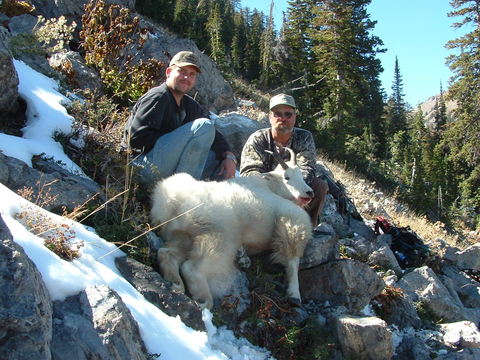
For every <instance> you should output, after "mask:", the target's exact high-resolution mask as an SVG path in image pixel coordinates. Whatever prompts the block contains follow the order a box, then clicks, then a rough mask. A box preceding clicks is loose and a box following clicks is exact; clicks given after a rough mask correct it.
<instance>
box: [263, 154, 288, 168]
mask: <svg viewBox="0 0 480 360" xmlns="http://www.w3.org/2000/svg"><path fill="white" fill-rule="evenodd" d="M265 152H266V153H269V154H271V155H272V156H273V158H274V159H275V160H277V162H278V163H279V164H280V166H281V167H282V169H283V170H287V169H288V165H287V163H286V162H285V160H283V159H282V157H281V156H280V154H279V153H278V152H276V151H270V150H265Z"/></svg>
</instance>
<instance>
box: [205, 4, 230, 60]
mask: <svg viewBox="0 0 480 360" xmlns="http://www.w3.org/2000/svg"><path fill="white" fill-rule="evenodd" d="M206 27H207V31H208V34H209V37H210V49H211V51H210V57H211V58H212V59H213V60H214V61H215V62H216V63H217V65H219V66H220V67H225V56H226V52H225V44H224V42H223V38H222V35H223V32H222V30H223V21H222V13H221V7H220V5H219V4H218V3H215V4H214V5H213V7H212V9H211V10H210V16H209V18H208V21H207V25H206Z"/></svg>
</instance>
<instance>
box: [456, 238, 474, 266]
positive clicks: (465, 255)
mask: <svg viewBox="0 0 480 360" xmlns="http://www.w3.org/2000/svg"><path fill="white" fill-rule="evenodd" d="M455 255H456V261H455V264H456V265H457V267H458V268H459V269H461V270H475V271H480V243H476V244H474V245H472V246H469V247H468V248H466V249H465V250H462V251H458V252H456V253H455Z"/></svg>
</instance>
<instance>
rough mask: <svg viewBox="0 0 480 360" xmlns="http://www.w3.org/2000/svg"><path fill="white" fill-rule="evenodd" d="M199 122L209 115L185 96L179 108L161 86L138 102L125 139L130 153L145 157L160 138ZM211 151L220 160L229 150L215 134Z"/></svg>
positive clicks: (165, 86) (164, 87)
mask: <svg viewBox="0 0 480 360" xmlns="http://www.w3.org/2000/svg"><path fill="white" fill-rule="evenodd" d="M199 118H209V114H208V111H206V110H205V109H204V108H202V107H201V106H200V104H199V103H198V102H196V101H195V100H194V99H192V98H191V97H190V96H188V95H185V96H183V98H182V100H181V102H180V106H178V105H177V102H176V101H175V98H174V97H173V94H172V93H171V92H170V90H169V89H168V87H167V85H166V84H165V83H163V84H162V85H160V86H157V87H154V88H152V89H150V90H149V91H147V92H146V93H145V94H144V95H143V96H142V97H140V99H138V101H137V103H136V104H135V106H134V107H133V110H132V114H131V116H130V118H129V120H128V122H127V125H126V129H125V135H126V138H127V139H129V144H130V147H131V148H132V150H134V151H135V152H138V153H146V152H149V151H150V150H151V149H152V148H153V146H154V145H155V142H156V141H157V139H158V138H159V137H160V136H162V135H164V134H167V133H169V132H171V131H173V130H175V129H177V128H178V127H180V126H182V125H184V124H186V123H188V122H190V121H193V120H196V119H199ZM212 150H213V151H215V153H216V154H217V157H218V158H219V159H220V158H222V157H221V155H222V154H223V153H224V152H225V151H229V150H230V148H229V145H228V143H227V141H226V140H225V138H224V137H223V135H222V134H220V133H219V132H218V131H216V133H215V139H214V141H213V145H212Z"/></svg>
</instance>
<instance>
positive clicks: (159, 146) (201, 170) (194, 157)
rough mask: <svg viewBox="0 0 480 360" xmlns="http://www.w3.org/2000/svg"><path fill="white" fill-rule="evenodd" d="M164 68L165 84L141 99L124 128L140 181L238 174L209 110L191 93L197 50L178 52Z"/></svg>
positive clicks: (233, 158) (218, 177)
mask: <svg viewBox="0 0 480 360" xmlns="http://www.w3.org/2000/svg"><path fill="white" fill-rule="evenodd" d="M165 73H166V81H165V83H163V84H162V85H160V86H157V87H155V88H152V89H150V90H149V91H148V92H147V93H146V94H144V95H143V96H142V97H141V98H140V99H139V100H138V101H137V103H136V104H135V106H134V108H133V111H132V114H131V116H130V119H129V120H128V123H127V127H126V136H127V139H128V144H129V146H130V148H131V150H132V152H133V153H134V155H135V154H136V156H135V159H134V160H133V164H134V165H136V166H138V167H139V169H140V170H139V171H140V176H141V181H142V182H145V183H151V182H154V181H156V180H158V179H161V178H165V177H168V176H170V175H172V174H174V173H178V172H186V173H189V174H190V175H192V176H193V177H194V178H196V179H213V178H215V179H228V178H231V177H233V176H235V168H236V163H237V160H236V158H235V156H234V155H233V153H232V152H231V151H230V149H229V146H228V144H227V142H226V140H225V138H224V137H223V135H222V134H220V133H219V132H218V131H216V129H215V126H214V124H213V121H212V120H210V119H209V114H208V111H206V110H204V109H203V108H202V107H201V106H200V104H199V103H198V102H196V101H195V100H194V99H193V98H191V97H190V96H188V95H187V93H188V92H189V91H190V90H191V89H192V88H193V87H194V86H195V82H196V79H197V76H198V74H199V73H200V66H199V63H198V59H197V57H196V55H195V54H194V53H192V52H190V51H180V52H179V53H178V54H176V55H175V56H174V57H173V58H172V60H171V61H170V64H169V66H168V68H167V69H166V72H165Z"/></svg>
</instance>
